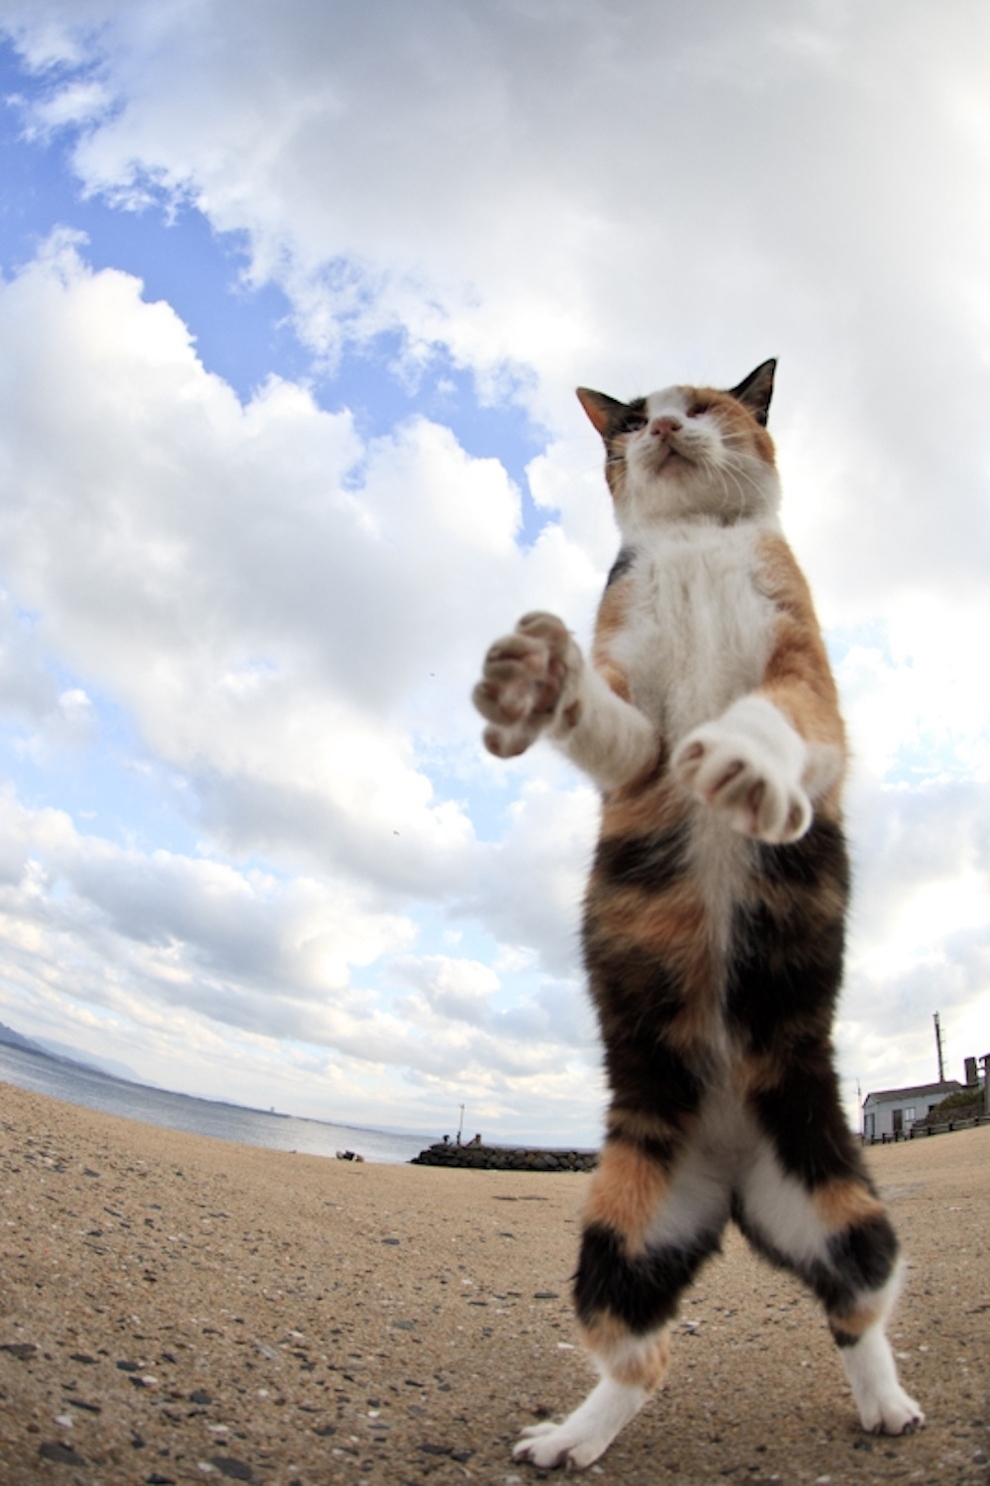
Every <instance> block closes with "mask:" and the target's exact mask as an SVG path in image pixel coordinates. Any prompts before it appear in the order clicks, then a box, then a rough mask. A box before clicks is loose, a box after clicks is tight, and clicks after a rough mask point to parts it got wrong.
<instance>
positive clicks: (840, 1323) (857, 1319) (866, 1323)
mask: <svg viewBox="0 0 990 1486" xmlns="http://www.w3.org/2000/svg"><path fill="white" fill-rule="evenodd" d="M882 1318H883V1307H882V1306H879V1305H862V1306H857V1307H856V1309H855V1310H853V1311H847V1312H843V1313H842V1314H841V1315H840V1314H839V1313H838V1312H836V1311H830V1312H829V1317H828V1321H829V1325H830V1326H831V1327H832V1328H833V1330H834V1331H837V1332H842V1333H843V1334H844V1335H845V1336H857V1337H858V1336H862V1335H863V1334H864V1332H867V1331H869V1329H870V1327H871V1326H875V1325H876V1324H877V1322H878V1321H880V1320H881V1319H882Z"/></svg>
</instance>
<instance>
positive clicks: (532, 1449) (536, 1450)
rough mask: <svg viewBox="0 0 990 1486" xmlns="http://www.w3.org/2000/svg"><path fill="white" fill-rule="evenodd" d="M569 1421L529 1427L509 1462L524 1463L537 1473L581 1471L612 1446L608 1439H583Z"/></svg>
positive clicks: (524, 1431)
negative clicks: (563, 1469) (563, 1468)
mask: <svg viewBox="0 0 990 1486" xmlns="http://www.w3.org/2000/svg"><path fill="white" fill-rule="evenodd" d="M569 1422H570V1421H569V1420H566V1419H565V1420H564V1423H563V1424H531V1425H530V1426H529V1428H528V1429H524V1430H523V1437H522V1439H521V1440H520V1441H519V1443H518V1445H516V1446H515V1448H514V1449H513V1451H512V1458H513V1460H528V1461H529V1463H530V1465H536V1466H539V1467H540V1469H541V1470H554V1469H555V1468H556V1467H557V1466H558V1465H564V1466H567V1467H568V1469H569V1470H578V1471H580V1470H584V1469H585V1467H586V1466H589V1465H593V1464H594V1462H595V1461H596V1460H597V1459H598V1457H599V1455H603V1454H604V1453H605V1451H606V1450H607V1449H608V1447H609V1445H610V1444H611V1443H612V1441H611V1439H605V1440H598V1439H585V1438H583V1437H582V1436H581V1435H580V1434H579V1433H578V1432H576V1431H575V1430H573V1429H568V1424H569Z"/></svg>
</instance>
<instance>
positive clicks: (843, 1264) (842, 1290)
mask: <svg viewBox="0 0 990 1486" xmlns="http://www.w3.org/2000/svg"><path fill="white" fill-rule="evenodd" d="M732 1220H733V1222H734V1223H735V1224H736V1225H737V1226H738V1227H739V1228H740V1229H741V1231H742V1232H743V1233H744V1234H745V1235H746V1238H747V1239H748V1241H749V1242H750V1244H751V1245H752V1246H753V1248H754V1249H755V1250H756V1252H757V1253H758V1254H762V1256H763V1258H764V1259H768V1260H769V1262H770V1263H771V1264H773V1265H774V1266H775V1267H776V1268H777V1269H789V1270H790V1271H791V1273H792V1274H796V1275H798V1276H799V1278H800V1279H802V1280H804V1282H805V1284H806V1285H808V1286H809V1288H810V1289H812V1290H813V1291H814V1293H815V1294H816V1295H817V1297H818V1299H819V1300H820V1301H821V1302H822V1304H823V1305H824V1307H825V1309H826V1310H827V1311H828V1313H829V1315H830V1316H831V1317H832V1321H831V1322H830V1323H829V1324H830V1326H831V1329H832V1335H833V1336H834V1337H835V1340H836V1342H837V1343H838V1345H839V1346H840V1347H842V1346H849V1345H851V1344H852V1343H853V1342H855V1341H857V1340H858V1338H857V1337H855V1336H851V1335H850V1333H849V1332H844V1331H842V1317H843V1315H850V1314H851V1313H852V1312H853V1311H854V1310H855V1308H856V1306H857V1305H858V1304H859V1303H861V1301H862V1297H863V1291H864V1290H873V1291H877V1290H880V1289H882V1287H883V1286H884V1285H885V1284H886V1283H887V1281H888V1279H889V1278H890V1275H891V1272H892V1270H893V1268H894V1261H895V1260H896V1258H897V1237H896V1235H895V1233H894V1230H893V1228H892V1227H891V1226H890V1222H889V1221H888V1219H887V1218H886V1217H877V1218H869V1219H868V1220H867V1221H866V1222H865V1223H857V1224H856V1226H855V1227H854V1228H849V1229H847V1230H846V1231H845V1232H844V1233H839V1234H836V1235H835V1236H834V1237H833V1238H832V1239H830V1241H829V1245H828V1251H829V1258H828V1262H827V1263H825V1262H823V1261H822V1260H820V1259H810V1260H800V1259H795V1258H794V1257H793V1256H791V1255H790V1254H786V1253H784V1251H783V1250H782V1249H779V1248H777V1247H776V1245H775V1244H773V1243H771V1242H770V1240H769V1239H767V1238H766V1237H765V1236H764V1235H763V1234H762V1233H761V1232H760V1230H759V1229H758V1228H754V1227H753V1226H752V1224H751V1223H749V1222H748V1221H747V1219H746V1215H745V1212H744V1211H743V1209H742V1204H741V1203H740V1202H739V1201H738V1199H737V1198H735V1197H734V1198H733V1201H732ZM840 1333H841V1335H842V1337H843V1338H844V1339H843V1340H840V1339H839V1337H840Z"/></svg>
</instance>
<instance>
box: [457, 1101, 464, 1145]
mask: <svg viewBox="0 0 990 1486" xmlns="http://www.w3.org/2000/svg"><path fill="white" fill-rule="evenodd" d="M463 1134H464V1105H463V1104H462V1105H461V1123H460V1124H459V1125H458V1127H457V1144H458V1145H460V1143H461V1136H462V1135H463Z"/></svg>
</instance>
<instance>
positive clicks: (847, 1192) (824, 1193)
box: [811, 1178, 884, 1233]
mask: <svg viewBox="0 0 990 1486" xmlns="http://www.w3.org/2000/svg"><path fill="white" fill-rule="evenodd" d="M811 1200H812V1202H813V1203H814V1207H815V1211H816V1212H817V1214H818V1216H819V1217H820V1218H821V1220H822V1222H823V1223H824V1225H825V1227H826V1228H828V1229H829V1230H830V1231H831V1232H833V1233H839V1232H840V1231H841V1230H842V1229H843V1228H852V1227H854V1226H855V1224H857V1223H865V1222H867V1221H868V1220H869V1219H870V1218H879V1217H882V1216H883V1211H884V1207H883V1203H882V1202H881V1201H880V1199H879V1197H875V1196H874V1195H873V1193H872V1192H871V1191H870V1189H869V1187H867V1186H865V1185H864V1184H863V1183H862V1182H859V1181H856V1180H855V1178H853V1179H849V1178H845V1179H837V1180H836V1181H831V1182H826V1183H825V1185H824V1186H822V1187H818V1188H817V1190H816V1191H814V1192H813V1193H812V1194H811Z"/></svg>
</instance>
